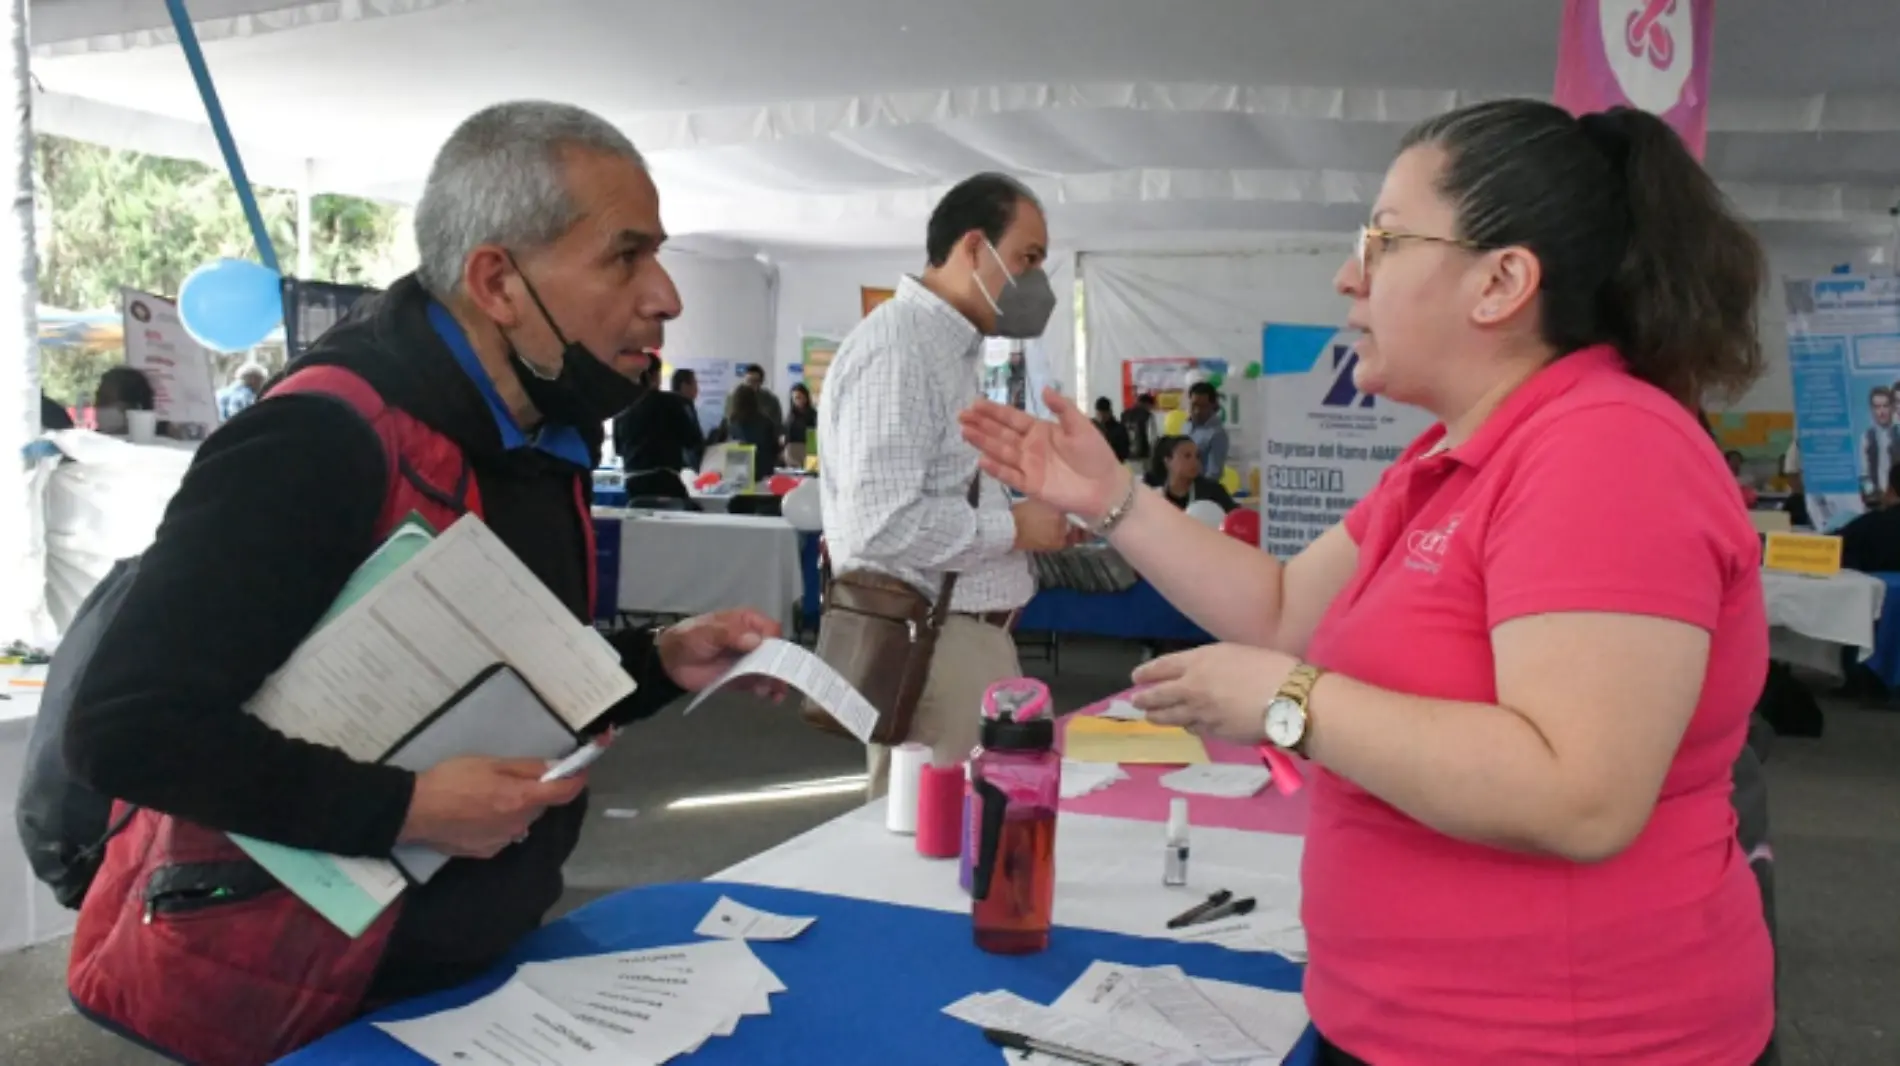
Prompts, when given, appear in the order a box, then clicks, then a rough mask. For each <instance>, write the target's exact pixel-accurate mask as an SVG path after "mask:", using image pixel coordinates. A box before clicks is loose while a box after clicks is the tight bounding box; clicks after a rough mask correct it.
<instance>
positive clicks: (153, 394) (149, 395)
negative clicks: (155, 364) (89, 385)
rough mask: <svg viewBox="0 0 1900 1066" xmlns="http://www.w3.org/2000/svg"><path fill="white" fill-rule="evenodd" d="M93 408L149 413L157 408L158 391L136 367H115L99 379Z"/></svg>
mask: <svg viewBox="0 0 1900 1066" xmlns="http://www.w3.org/2000/svg"><path fill="white" fill-rule="evenodd" d="M93 404H94V406H97V407H114V406H116V407H123V408H125V409H126V410H128V411H151V410H156V409H157V407H158V391H157V390H156V389H154V388H152V379H150V378H148V377H146V376H145V372H144V371H143V370H140V369H138V368H136V367H130V366H115V367H113V368H112V369H110V370H108V371H106V372H105V373H104V374H103V375H101V376H100V378H99V391H98V392H97V393H95V394H94V399H93Z"/></svg>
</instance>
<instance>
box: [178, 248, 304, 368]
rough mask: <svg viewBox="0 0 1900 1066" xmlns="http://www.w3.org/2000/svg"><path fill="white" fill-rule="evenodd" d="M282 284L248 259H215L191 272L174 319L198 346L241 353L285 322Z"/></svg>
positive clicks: (181, 292)
mask: <svg viewBox="0 0 1900 1066" xmlns="http://www.w3.org/2000/svg"><path fill="white" fill-rule="evenodd" d="M283 292H284V290H283V279H282V278H280V277H278V275H277V272H276V271H274V270H272V269H270V268H269V267H266V266H261V265H259V264H257V263H253V262H251V261H249V260H247V259H219V260H216V261H215V262H210V263H206V264H205V265H204V266H201V267H199V268H198V269H196V270H194V271H192V272H191V276H190V277H188V278H186V279H185V284H184V285H183V286H181V287H180V288H179V290H178V318H179V320H180V321H181V322H183V323H184V324H185V331H186V332H188V333H190V334H191V336H192V338H193V339H194V340H196V341H197V342H198V343H199V344H202V345H204V346H205V347H207V348H210V349H211V350H213V351H218V352H241V351H244V350H245V349H247V348H251V347H254V346H255V345H257V343H258V342H260V341H262V340H263V339H264V338H265V337H268V336H270V332H271V330H274V329H276V328H277V327H278V325H280V324H281V323H282V322H283V321H284V295H283Z"/></svg>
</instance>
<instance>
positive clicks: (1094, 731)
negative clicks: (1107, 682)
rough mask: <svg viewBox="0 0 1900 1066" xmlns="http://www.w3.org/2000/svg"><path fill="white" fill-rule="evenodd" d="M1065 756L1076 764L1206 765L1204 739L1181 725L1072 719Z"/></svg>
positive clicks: (1065, 745)
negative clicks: (1202, 740) (1202, 741)
mask: <svg viewBox="0 0 1900 1066" xmlns="http://www.w3.org/2000/svg"><path fill="white" fill-rule="evenodd" d="M1062 757H1063V758H1065V759H1074V760H1075V761H1077V762H1113V763H1150V764H1158V765H1163V766H1190V765H1194V764H1198V763H1204V762H1207V761H1208V759H1207V746H1206V745H1204V744H1202V743H1201V738H1200V737H1197V736H1195V735H1194V734H1192V733H1190V732H1188V731H1187V730H1185V729H1182V728H1180V727H1178V726H1162V725H1152V724H1150V723H1148V722H1119V721H1115V720H1114V719H1110V718H1095V717H1092V716H1081V717H1076V718H1071V719H1069V733H1068V740H1067V742H1066V743H1065V744H1064V746H1063V751H1062Z"/></svg>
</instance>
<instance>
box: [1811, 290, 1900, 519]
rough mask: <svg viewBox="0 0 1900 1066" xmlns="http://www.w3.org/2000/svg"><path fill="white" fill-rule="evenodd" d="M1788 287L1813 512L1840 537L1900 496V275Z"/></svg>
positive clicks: (1814, 517) (1813, 515)
mask: <svg viewBox="0 0 1900 1066" xmlns="http://www.w3.org/2000/svg"><path fill="white" fill-rule="evenodd" d="M1786 285H1787V298H1788V369H1789V372H1790V373H1791V374H1792V375H1793V380H1794V419H1795V440H1796V441H1797V443H1799V445H1800V447H1801V475H1802V481H1803V485H1804V488H1805V490H1806V492H1807V494H1808V514H1809V515H1810V516H1811V517H1812V518H1813V521H1814V525H1815V527H1816V528H1817V529H1822V530H1828V531H1832V530H1836V529H1839V528H1840V527H1841V526H1843V525H1846V524H1847V522H1848V521H1850V520H1851V519H1853V518H1854V517H1855V516H1856V515H1859V514H1861V513H1862V512H1864V511H1866V510H1867V508H1868V507H1869V506H1871V505H1874V504H1877V503H1879V502H1880V501H1881V500H1883V499H1885V498H1887V496H1888V494H1889V493H1900V484H1897V483H1896V482H1895V479H1894V464H1895V463H1896V462H1897V461H1900V423H1897V422H1896V419H1895V414H1896V408H1900V279H1896V278H1891V277H1885V278H1870V277H1850V276H1845V275H1834V276H1831V277H1825V278H1813V279H1803V280H1789V281H1788V282H1787V283H1786Z"/></svg>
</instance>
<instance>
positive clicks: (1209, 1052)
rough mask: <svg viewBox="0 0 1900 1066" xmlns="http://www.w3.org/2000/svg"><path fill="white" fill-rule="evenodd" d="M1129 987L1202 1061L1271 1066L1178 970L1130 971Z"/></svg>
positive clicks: (1260, 1050)
mask: <svg viewBox="0 0 1900 1066" xmlns="http://www.w3.org/2000/svg"><path fill="white" fill-rule="evenodd" d="M1129 983H1130V984H1132V985H1133V986H1134V989H1135V994H1136V995H1138V996H1140V997H1141V999H1142V1001H1143V1002H1145V1003H1147V1004H1148V1006H1150V1007H1152V1008H1154V1010H1155V1013H1157V1014H1159V1015H1160V1016H1161V1017H1162V1018H1163V1019H1165V1020H1166V1021H1167V1023H1168V1024H1169V1025H1171V1026H1173V1027H1174V1028H1175V1029H1176V1030H1177V1031H1179V1032H1180V1033H1181V1035H1182V1036H1185V1037H1187V1038H1188V1040H1189V1042H1191V1043H1192V1044H1193V1045H1194V1050H1196V1051H1198V1052H1200V1053H1201V1057H1202V1058H1205V1059H1207V1060H1208V1061H1210V1062H1218V1063H1248V1064H1259V1066H1273V1059H1269V1058H1268V1054H1267V1049H1266V1048H1263V1047H1261V1046H1260V1045H1259V1044H1256V1043H1254V1041H1253V1038H1252V1037H1250V1036H1248V1035H1247V1034H1246V1033H1245V1032H1244V1031H1242V1030H1241V1028H1240V1026H1239V1025H1238V1024H1236V1023H1235V1022H1234V1020H1233V1019H1232V1018H1229V1017H1228V1016H1227V1014H1226V1012H1224V1011H1222V1010H1221V1009H1220V1008H1219V1007H1217V1006H1215V1005H1214V1003H1213V1001H1212V1000H1209V999H1208V998H1207V996H1205V995H1204V994H1202V992H1201V990H1200V989H1199V988H1197V987H1195V985H1194V982H1192V981H1190V980H1188V976H1187V974H1186V973H1185V972H1183V971H1182V969H1181V968H1180V967H1179V966H1153V967H1149V968H1147V969H1141V970H1131V971H1129ZM1274 1058H1275V1059H1277V1056H1275V1057H1274Z"/></svg>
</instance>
